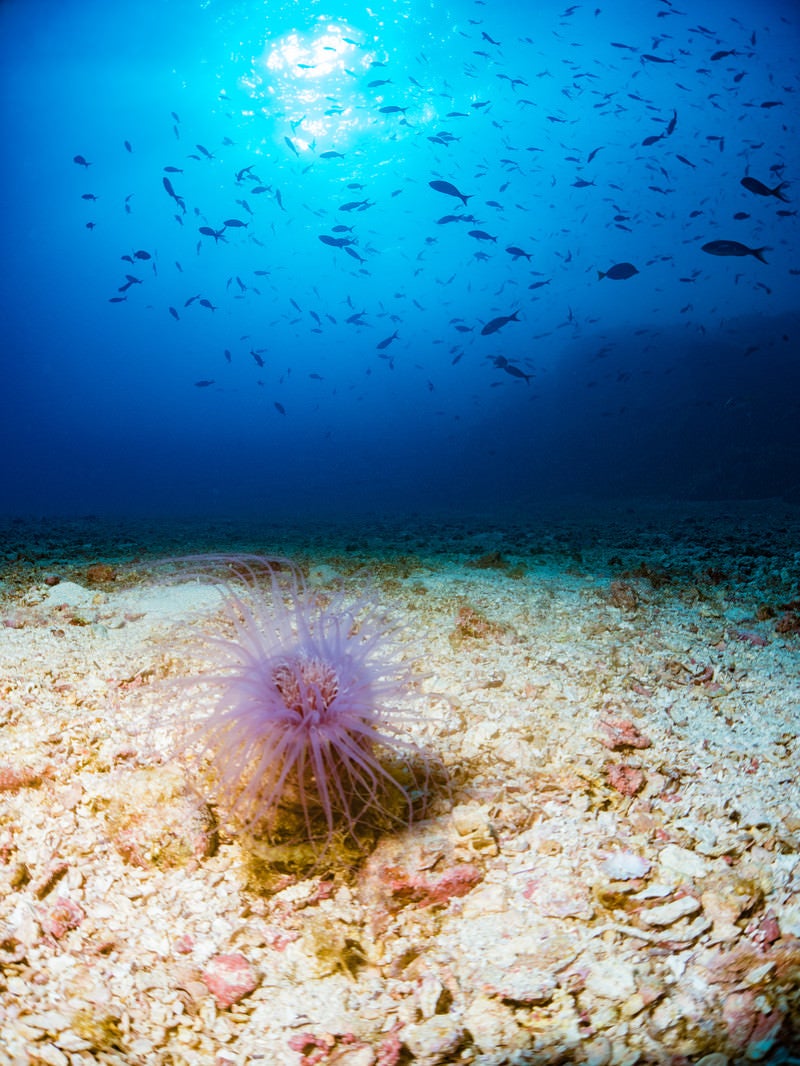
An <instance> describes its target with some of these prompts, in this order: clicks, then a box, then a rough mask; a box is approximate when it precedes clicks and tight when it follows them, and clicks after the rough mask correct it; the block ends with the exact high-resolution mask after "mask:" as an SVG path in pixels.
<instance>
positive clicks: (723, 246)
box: [702, 241, 769, 263]
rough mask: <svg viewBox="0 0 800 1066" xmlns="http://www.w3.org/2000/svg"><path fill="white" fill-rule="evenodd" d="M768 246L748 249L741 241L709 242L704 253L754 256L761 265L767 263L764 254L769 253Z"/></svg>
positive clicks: (704, 247) (704, 248)
mask: <svg viewBox="0 0 800 1066" xmlns="http://www.w3.org/2000/svg"><path fill="white" fill-rule="evenodd" d="M768 250H769V249H768V247H767V245H764V247H763V248H748V247H747V245H746V244H741V243H740V242H739V241H709V242H708V244H704V245H703V247H702V251H704V252H708V254H709V255H753V256H755V257H756V259H757V260H758V261H759V262H760V263H766V259H765V258H764V252H766V251H768Z"/></svg>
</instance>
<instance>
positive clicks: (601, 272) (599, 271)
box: [597, 270, 605, 281]
mask: <svg viewBox="0 0 800 1066" xmlns="http://www.w3.org/2000/svg"><path fill="white" fill-rule="evenodd" d="M604 277H605V273H604V272H603V271H602V270H598V271H597V280H598V281H602V280H603V278H604Z"/></svg>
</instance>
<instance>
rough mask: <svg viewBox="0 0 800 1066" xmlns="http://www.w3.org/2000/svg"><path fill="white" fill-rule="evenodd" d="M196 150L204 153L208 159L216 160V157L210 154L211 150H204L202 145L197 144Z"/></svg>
mask: <svg viewBox="0 0 800 1066" xmlns="http://www.w3.org/2000/svg"><path fill="white" fill-rule="evenodd" d="M195 148H196V149H197V151H198V152H202V153H203V155H204V156H205V157H206V159H213V158H214V156H213V155H212V154H211V152H209V150H208V149H207V148H204V147H203V146H202V144H196V145H195Z"/></svg>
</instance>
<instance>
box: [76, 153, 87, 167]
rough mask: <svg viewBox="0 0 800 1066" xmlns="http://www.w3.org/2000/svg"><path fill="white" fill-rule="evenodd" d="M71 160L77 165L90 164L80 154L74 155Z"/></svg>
mask: <svg viewBox="0 0 800 1066" xmlns="http://www.w3.org/2000/svg"><path fill="white" fill-rule="evenodd" d="M72 162H73V163H77V164H78V166H79V167H90V166H91V165H92V164H91V163H89V162H87V161H86V160H85V159H84V157H83V156H82V155H74V156H73V157H72Z"/></svg>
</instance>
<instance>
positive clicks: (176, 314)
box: [169, 307, 181, 322]
mask: <svg viewBox="0 0 800 1066" xmlns="http://www.w3.org/2000/svg"><path fill="white" fill-rule="evenodd" d="M169 313H170V314H171V315H172V317H173V318H174V319H175V321H176V322H180V320H181V316H180V315H179V314H178V312H177V311H176V310H175V308H174V307H170V309H169Z"/></svg>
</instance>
